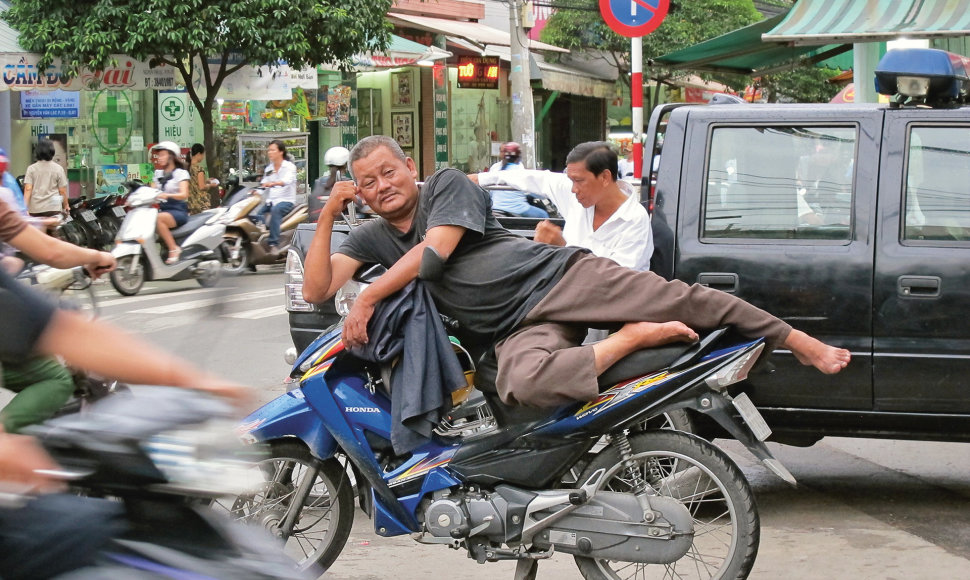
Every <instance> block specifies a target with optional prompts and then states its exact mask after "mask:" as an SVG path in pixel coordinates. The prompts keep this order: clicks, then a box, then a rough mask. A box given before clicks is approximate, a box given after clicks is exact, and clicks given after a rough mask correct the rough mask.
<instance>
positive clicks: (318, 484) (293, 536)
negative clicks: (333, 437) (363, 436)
mask: <svg viewBox="0 0 970 580" xmlns="http://www.w3.org/2000/svg"><path fill="white" fill-rule="evenodd" d="M314 465H315V466H316V467H318V468H319V470H318V471H317V475H316V480H315V481H314V483H313V487H312V488H311V489H310V493H309V495H308V496H307V498H306V501H305V502H304V504H303V506H301V507H300V513H299V514H298V515H297V519H296V522H295V523H294V525H293V529H291V530H280V525H281V524H282V523H283V522H284V520H285V516H286V512H287V510H288V509H289V506H290V501H291V500H292V498H293V496H294V494H295V493H296V491H297V489H298V488H299V487H300V482H301V481H302V479H303V478H304V477H306V476H307V474H308V472H309V471H310V467H311V466H314ZM259 469H260V471H261V472H262V474H263V478H264V480H265V481H264V483H263V485H262V486H261V487H260V489H258V490H255V491H254V492H252V493H250V494H246V495H241V496H238V497H235V498H228V499H226V498H220V499H218V500H216V501H215V502H214V504H213V505H214V507H216V508H218V509H223V510H225V511H228V512H229V516H230V517H232V518H234V519H238V520H242V521H245V522H247V523H250V524H255V525H261V526H263V527H264V528H266V529H267V530H268V531H269V532H270V533H272V534H274V535H276V536H280V537H286V543H285V546H284V551H285V552H286V554H287V555H288V556H289V557H290V558H292V559H293V560H294V561H295V562H296V564H297V567H298V568H299V569H301V570H306V569H309V568H311V567H314V566H317V567H319V568H322V569H324V570H325V569H327V568H329V567H330V565H331V564H333V562H334V560H336V559H337V556H339V555H340V552H341V551H342V550H343V548H344V545H345V544H346V543H347V538H348V537H349V536H350V530H351V528H352V527H353V524H354V492H353V489H352V486H351V483H350V479H349V478H348V477H347V472H346V471H345V470H344V469H343V467H342V466H341V465H340V464H339V463H338V462H337V461H336V460H332V459H331V460H327V461H320V460H318V459H316V458H315V457H313V456H312V455H311V454H310V451H309V450H308V449H307V448H306V447H305V446H303V445H301V444H299V443H296V442H290V441H283V442H275V443H273V444H272V445H271V451H270V457H269V458H268V459H264V460H263V461H261V462H259Z"/></svg>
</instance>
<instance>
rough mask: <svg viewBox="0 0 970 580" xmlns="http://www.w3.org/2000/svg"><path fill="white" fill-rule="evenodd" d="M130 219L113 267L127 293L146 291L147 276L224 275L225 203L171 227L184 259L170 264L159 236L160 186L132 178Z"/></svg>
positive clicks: (208, 281)
mask: <svg viewBox="0 0 970 580" xmlns="http://www.w3.org/2000/svg"><path fill="white" fill-rule="evenodd" d="M129 187H131V188H132V189H133V191H131V193H129V194H128V207H130V208H131V209H130V210H129V211H128V213H127V214H126V215H125V220H124V222H122V224H121V229H120V230H119V231H118V237H117V238H116V240H115V243H116V246H115V247H114V249H113V250H112V251H111V255H113V256H114V257H115V259H116V260H117V261H118V266H117V268H115V270H114V271H112V272H111V285H112V286H114V288H115V290H117V291H118V292H119V293H121V294H123V295H125V296H133V295H135V294H137V293H138V291H139V290H141V287H142V285H143V284H144V283H145V281H146V280H185V279H188V278H195V279H196V280H197V281H198V283H199V284H200V285H201V286H205V287H209V286H213V285H215V284H216V283H217V282H218V281H219V278H220V277H221V275H222V261H221V260H222V255H221V253H220V250H219V246H220V245H221V244H222V238H223V235H224V234H225V232H226V226H225V224H224V223H222V222H221V221H220V220H219V218H220V217H221V216H222V213H223V212H224V211H225V208H217V209H215V210H210V211H207V212H203V213H200V214H196V215H194V216H189V221H187V222H186V223H185V224H184V225H182V226H179V227H177V228H175V229H173V230H172V237H173V238H175V242H176V243H177V244H179V247H180V248H181V250H182V252H181V258H182V259H181V260H179V261H178V262H176V263H174V264H166V263H165V258H166V257H167V256H166V255H167V251H166V252H164V253H163V252H162V250H161V249H160V247H161V244H160V243H159V241H158V240H157V239H156V234H155V223H156V218H157V217H158V203H159V201H158V196H159V195H161V194H162V192H161V191H160V190H158V189H155V188H152V187H148V186H144V185H141V184H140V183H137V182H131V183H129Z"/></svg>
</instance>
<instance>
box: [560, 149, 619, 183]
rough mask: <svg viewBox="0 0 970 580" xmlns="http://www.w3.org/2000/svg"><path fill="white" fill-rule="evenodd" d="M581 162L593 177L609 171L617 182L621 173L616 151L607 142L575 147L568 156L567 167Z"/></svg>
mask: <svg viewBox="0 0 970 580" xmlns="http://www.w3.org/2000/svg"><path fill="white" fill-rule="evenodd" d="M581 161H582V162H585V163H586V169H588V170H589V171H590V173H592V174H593V175H599V174H601V173H603V172H604V171H606V170H609V171H610V175H612V176H613V181H616V179H617V175H618V174H619V172H620V167H619V159H618V158H617V156H616V151H614V150H613V147H611V146H610V144H609V143H608V142H606V141H587V142H585V143H580V144H579V145H577V146H575V147H573V150H572V151H570V152H569V155H567V156H566V165H569V164H570V163H579V162H581Z"/></svg>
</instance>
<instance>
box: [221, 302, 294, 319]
mask: <svg viewBox="0 0 970 580" xmlns="http://www.w3.org/2000/svg"><path fill="white" fill-rule="evenodd" d="M279 314H286V308H284V307H283V305H282V304H281V305H279V306H270V307H269V308H256V309H255V310H243V311H241V312H232V313H230V314H223V315H222V316H221V317H220V318H243V319H247V320H259V319H260V318H269V317H270V316H277V315H279Z"/></svg>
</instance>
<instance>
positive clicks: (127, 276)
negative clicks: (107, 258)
mask: <svg viewBox="0 0 970 580" xmlns="http://www.w3.org/2000/svg"><path fill="white" fill-rule="evenodd" d="M133 261H136V262H137V263H136V264H135V268H134V271H132V262H133ZM144 283H145V265H144V264H143V263H142V261H141V256H140V255H134V256H132V255H128V256H124V257H122V258H119V259H118V265H117V266H116V267H115V269H114V270H112V271H111V285H112V286H114V289H115V290H117V291H118V293H119V294H121V295H122V296H134V295H135V294H138V291H139V290H141V287H142V285H143V284H144Z"/></svg>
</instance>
